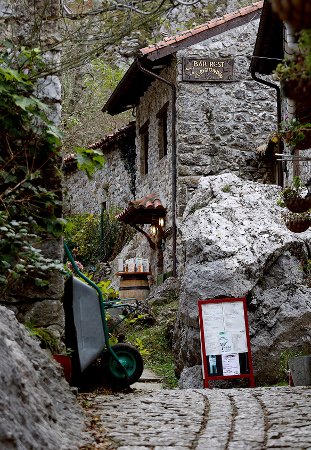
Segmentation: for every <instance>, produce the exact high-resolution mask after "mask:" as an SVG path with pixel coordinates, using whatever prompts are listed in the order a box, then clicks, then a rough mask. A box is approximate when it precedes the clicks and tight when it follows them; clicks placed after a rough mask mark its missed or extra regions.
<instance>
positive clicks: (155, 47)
mask: <svg viewBox="0 0 311 450" xmlns="http://www.w3.org/2000/svg"><path fill="white" fill-rule="evenodd" d="M262 6H263V1H260V2H256V3H253V4H252V5H250V6H246V7H245V8H241V9H238V10H237V11H234V12H232V13H228V14H225V15H224V16H223V17H216V18H215V19H212V20H210V21H209V22H207V23H204V24H202V25H198V26H197V27H194V28H192V29H190V30H186V31H183V32H182V33H179V34H178V35H176V36H171V37H167V38H165V39H164V40H163V41H161V42H158V43H156V44H152V45H149V46H148V47H144V48H142V49H140V52H139V54H140V55H141V56H147V57H150V56H151V54H153V53H155V54H156V53H157V52H159V50H161V49H163V48H165V47H173V48H174V46H176V44H179V43H182V42H183V41H187V40H188V39H189V38H192V37H194V36H198V37H199V35H200V34H201V33H204V32H206V31H208V30H212V29H213V28H218V27H220V26H221V25H224V24H226V23H228V22H230V21H231V20H233V19H238V18H242V17H244V16H246V15H248V14H250V13H252V12H254V13H255V12H256V11H258V10H260V9H262Z"/></svg>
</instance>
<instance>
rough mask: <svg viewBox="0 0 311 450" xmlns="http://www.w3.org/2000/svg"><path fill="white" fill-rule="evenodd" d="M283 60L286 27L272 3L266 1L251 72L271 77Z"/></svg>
mask: <svg viewBox="0 0 311 450" xmlns="http://www.w3.org/2000/svg"><path fill="white" fill-rule="evenodd" d="M283 58H284V25H283V22H282V20H281V19H280V18H279V16H278V15H277V14H276V13H275V12H274V11H273V10H272V6H271V3H270V1H268V0H265V1H264V5H263V8H262V14H261V19H260V23H259V27H258V33H257V39H256V44H255V49H254V54H253V58H252V61H251V65H250V70H251V71H252V72H257V73H260V74H262V75H270V74H271V73H272V72H273V70H275V68H276V66H277V65H278V64H279V63H280V62H281V61H282V60H283Z"/></svg>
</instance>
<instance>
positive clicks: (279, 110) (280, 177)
mask: <svg viewBox="0 0 311 450" xmlns="http://www.w3.org/2000/svg"><path fill="white" fill-rule="evenodd" d="M251 76H252V78H253V80H255V81H257V82H258V83H261V84H264V85H265V86H269V87H271V88H273V89H275V90H276V106H277V120H278V123H277V130H278V131H279V127H280V123H281V121H282V106H281V89H280V88H279V86H278V85H277V84H274V83H271V82H270V81H266V80H263V79H262V78H258V77H257V76H256V74H255V71H254V70H251ZM278 152H279V153H283V148H282V145H281V141H279V142H278ZM282 169H283V168H282V163H281V164H279V165H278V173H277V175H278V179H277V182H278V185H279V186H281V187H283V185H284V177H283V170H282Z"/></svg>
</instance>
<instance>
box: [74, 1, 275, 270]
mask: <svg viewBox="0 0 311 450" xmlns="http://www.w3.org/2000/svg"><path fill="white" fill-rule="evenodd" d="M261 9H262V2H257V3H254V4H253V5H251V6H248V7H245V8H242V9H240V10H238V11H235V12H233V13H230V14H226V15H225V16H223V17H220V18H215V19H213V20H211V21H209V22H207V23H205V24H203V25H200V26H197V27H195V28H193V29H190V30H187V31H185V32H182V33H180V34H178V35H177V36H174V37H170V38H166V39H164V40H163V41H162V42H158V43H157V44H154V45H150V46H148V47H146V48H142V49H141V50H140V51H139V53H138V56H137V58H136V59H135V60H134V62H133V63H132V65H131V66H130V68H129V69H128V71H127V72H126V73H125V75H124V77H123V79H122V80H121V81H120V83H119V85H118V86H117V88H116V89H115V91H114V92H113V93H112V95H111V97H110V98H109V100H108V101H107V103H106V104H105V106H104V108H103V111H106V112H108V113H109V114H111V115H115V114H119V113H121V112H123V111H126V110H129V109H133V110H134V111H135V115H136V139H135V143H136V174H135V175H136V180H135V197H134V196H129V197H128V199H127V200H133V198H138V199H140V198H142V197H145V196H146V195H148V194H153V193H154V194H156V196H157V197H159V199H160V200H161V202H162V205H163V206H164V207H166V209H167V216H166V229H168V231H170V232H168V233H167V239H166V246H165V250H164V258H163V271H164V272H169V271H173V273H174V274H176V273H180V271H182V268H183V255H182V249H181V248H180V246H178V245H177V243H178V242H179V226H178V223H179V220H180V219H181V217H182V215H183V212H184V210H185V207H186V204H187V202H188V201H189V199H190V198H191V196H192V194H193V193H194V191H195V190H196V188H197V185H198V182H199V179H200V178H201V177H202V176H207V175H216V174H220V173H224V172H232V173H234V174H236V175H238V176H239V177H240V178H242V179H245V180H252V181H258V182H261V183H275V182H276V163H275V158H274V155H273V153H272V152H271V154H269V153H265V154H262V153H260V152H258V151H257V149H258V147H260V146H262V144H264V143H266V142H267V141H268V140H269V135H270V134H271V132H272V131H275V129H276V124H277V115H276V101H275V99H276V93H275V90H274V89H269V88H266V87H264V88H263V87H262V86H261V85H260V84H258V83H256V82H255V81H254V80H253V79H252V77H251V74H250V72H249V65H250V62H251V56H252V53H253V48H254V45H255V40H256V34H257V28H258V22H259V17H260V14H261ZM114 155H115V156H116V158H119V157H118V156H117V151H116V150H115V153H114ZM111 168H112V169H113V167H112V166H111ZM105 170H108V169H107V168H106V169H105ZM113 170H114V169H113ZM120 170H121V171H120ZM123 171H124V167H123V168H122V167H121V168H120V166H119V168H118V171H116V172H115V174H118V175H116V178H117V179H119V178H120V177H121V176H122V173H124V172H123ZM77 177H78V176H77ZM98 177H99V178H101V181H100V182H99V184H98V186H97V188H98V189H99V191H101V192H103V189H102V184H100V183H106V179H104V175H98ZM125 180H126V178H125ZM70 183H71V181H70ZM83 183H84V182H83ZM75 188H76V183H75ZM123 189H124V191H123V194H124V195H118V197H119V199H120V202H119V204H118V206H120V207H125V206H126V204H124V199H125V198H126V197H127V195H128V193H129V189H128V187H127V186H126V182H125V183H124V184H123ZM67 190H68V192H69V195H71V197H72V199H71V202H72V204H74V203H77V199H78V196H77V195H76V199H74V194H73V189H72V188H70V185H67ZM113 190H114V185H113V184H111V185H110V187H109V189H108V194H109V195H110V197H111V198H113V196H114V194H113ZM96 192H98V191H96ZM117 192H119V187H118V182H117ZM94 195H95V197H96V196H97V194H96V193H95V194H94ZM103 201H104V200H103ZM71 211H74V208H71ZM90 212H91V211H90ZM145 242H146V246H145V249H144V253H145V257H150V259H151V260H152V259H154V252H153V250H151V249H150V248H149V246H148V244H147V241H145ZM178 248H179V249H180V250H179V254H177V253H178V252H177V249H178Z"/></svg>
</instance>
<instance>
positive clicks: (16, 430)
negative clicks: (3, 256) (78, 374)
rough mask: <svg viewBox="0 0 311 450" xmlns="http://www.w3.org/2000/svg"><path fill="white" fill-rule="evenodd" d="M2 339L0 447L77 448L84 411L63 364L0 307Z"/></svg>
mask: <svg viewBox="0 0 311 450" xmlns="http://www.w3.org/2000/svg"><path fill="white" fill-rule="evenodd" d="M0 341H1V346H0V410H1V417H0V448H3V449H6V450H11V449H30V448H34V449H43V448H44V449H51V450H60V449H76V448H80V446H81V445H82V443H83V439H82V429H83V427H84V425H85V421H84V415H83V413H82V410H80V407H79V406H78V404H77V401H76V398H75V397H74V395H73V393H72V392H71V389H70V387H69V385H68V383H67V382H66V381H65V379H64V377H63V376H62V372H61V368H60V367H58V366H57V365H56V363H54V361H53V360H52V358H51V357H50V356H49V355H47V354H46V353H45V352H44V351H43V350H42V349H41V348H40V346H39V343H38V342H36V341H35V340H34V339H33V338H31V337H30V336H29V333H28V332H27V330H26V329H25V327H24V326H23V325H22V324H20V323H19V322H17V320H16V318H15V315H14V313H13V312H12V311H10V310H8V309H7V308H5V307H2V306H0Z"/></svg>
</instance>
